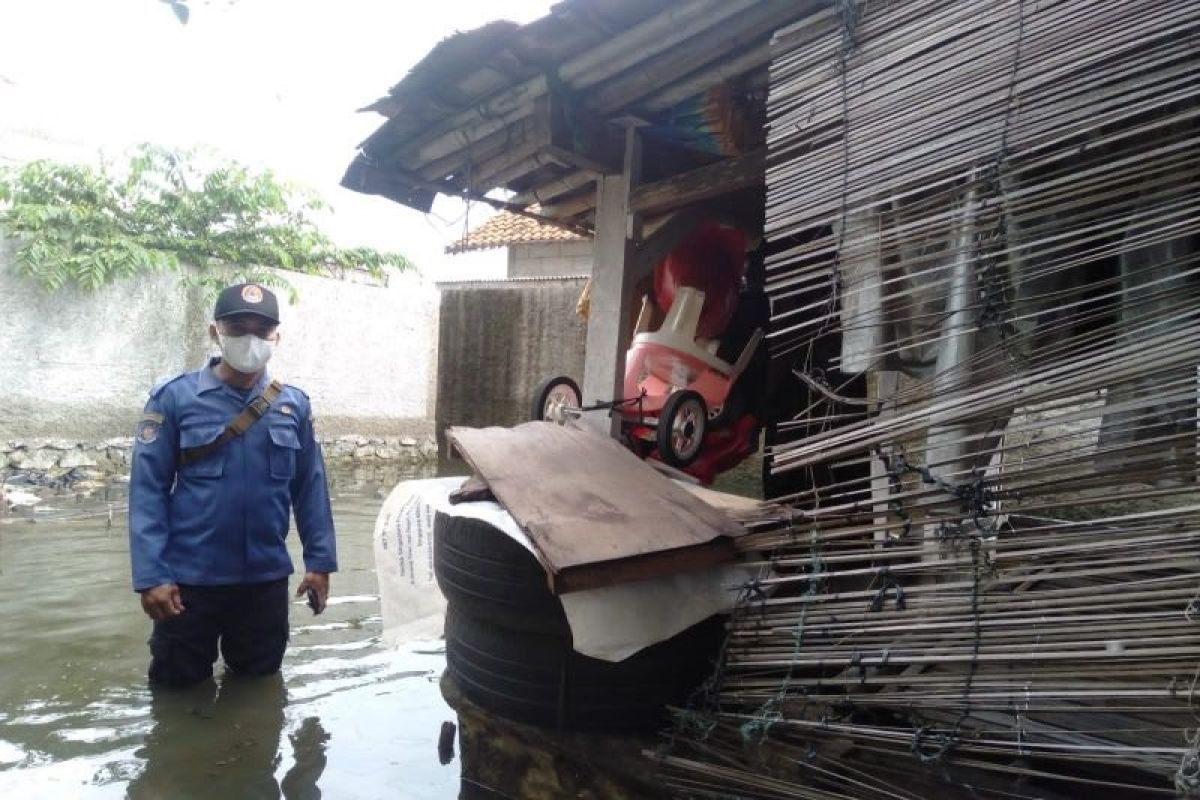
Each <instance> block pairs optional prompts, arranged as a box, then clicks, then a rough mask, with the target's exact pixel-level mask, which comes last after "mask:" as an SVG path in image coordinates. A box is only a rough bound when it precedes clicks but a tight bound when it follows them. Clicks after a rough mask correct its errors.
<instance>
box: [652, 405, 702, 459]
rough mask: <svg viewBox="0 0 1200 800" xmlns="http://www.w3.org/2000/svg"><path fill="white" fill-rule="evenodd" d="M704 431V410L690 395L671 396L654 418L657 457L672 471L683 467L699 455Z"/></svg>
mask: <svg viewBox="0 0 1200 800" xmlns="http://www.w3.org/2000/svg"><path fill="white" fill-rule="evenodd" d="M707 429H708V408H707V407H706V406H705V404H704V398H703V397H701V396H700V395H699V394H697V393H696V392H693V391H690V390H688V391H682V392H675V393H674V394H672V395H671V396H670V397H668V398H667V402H666V405H664V406H663V410H662V413H661V414H659V416H658V431H657V438H658V455H659V457H660V458H662V460H663V461H664V462H666V463H667V464H670V465H671V466H672V467H686V466H687V465H688V464H691V463H692V462H693V461H695V460H696V456H698V455H700V447H701V445H702V444H703V443H704V434H705V432H706V431H707Z"/></svg>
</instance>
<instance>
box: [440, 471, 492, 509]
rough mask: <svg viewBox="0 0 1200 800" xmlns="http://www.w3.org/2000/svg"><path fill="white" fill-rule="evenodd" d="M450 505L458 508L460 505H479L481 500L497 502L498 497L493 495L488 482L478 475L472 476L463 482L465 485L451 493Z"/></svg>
mask: <svg viewBox="0 0 1200 800" xmlns="http://www.w3.org/2000/svg"><path fill="white" fill-rule="evenodd" d="M449 499H450V505H452V506H456V505H458V504H459V503H477V502H479V501H481V500H495V499H496V496H495V495H494V494H492V487H490V486H488V485H487V481H485V480H484V479H483V478H481V477H479V476H478V475H472V476H471V477H469V478H467V479H466V480H465V481H463V485H462V486H460V487H458V488H457V489H455V490H454V491H453V492H451V493H450V498H449Z"/></svg>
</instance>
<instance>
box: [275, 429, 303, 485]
mask: <svg viewBox="0 0 1200 800" xmlns="http://www.w3.org/2000/svg"><path fill="white" fill-rule="evenodd" d="M268 430H269V431H270V432H271V477H272V478H278V479H280V480H291V479H292V478H293V477H294V476H295V475H296V452H297V451H298V450H299V449H300V437H299V436H297V435H296V428H295V426H293V425H286V424H283V425H272V426H270V427H269V428H268Z"/></svg>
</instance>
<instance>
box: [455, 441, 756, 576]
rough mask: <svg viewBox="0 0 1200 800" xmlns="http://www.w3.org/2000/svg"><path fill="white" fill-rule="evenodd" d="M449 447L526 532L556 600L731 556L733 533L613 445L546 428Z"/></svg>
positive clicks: (704, 506)
mask: <svg viewBox="0 0 1200 800" xmlns="http://www.w3.org/2000/svg"><path fill="white" fill-rule="evenodd" d="M449 436H450V440H451V442H453V444H454V446H455V447H456V448H457V449H458V451H459V452H460V453H461V454H462V456H463V458H464V459H466V460H467V462H468V463H470V465H471V466H472V468H473V469H474V471H475V473H476V474H477V475H479V476H480V477H481V478H483V480H485V481H486V482H487V485H488V486H489V487H491V490H492V493H493V494H494V495H495V496H496V498H497V500H499V501H500V503H501V504H503V505H504V507H505V508H507V509H508V512H509V513H510V514H512V516H513V518H514V519H515V520H516V521H517V524H519V525H520V526H521V527H522V528H524V529H525V531H526V532H527V533H528V534H529V537H530V539H531V540H532V541H533V543H534V546H535V547H536V548H537V549H538V551H539V554H540V556H541V559H542V563H543V564H544V565H545V567H546V570H547V573H548V574H549V577H550V585H551V588H552V589H554V590H555V591H558V592H565V591H573V590H576V589H582V588H593V587H595V586H602V585H611V584H614V583H621V582H624V581H628V580H638V579H644V578H648V577H653V576H656V575H666V574H676V573H679V572H686V571H690V570H695V569H703V568H705V567H708V566H712V565H714V564H718V563H721V562H724V561H730V560H732V559H733V558H734V550H733V539H734V538H736V537H738V536H740V535H741V534H742V533H744V529H743V528H742V526H741V525H739V524H738V523H737V522H735V521H734V520H733V519H732V518H731V517H729V516H728V515H727V514H725V513H724V512H722V511H720V510H718V509H716V508H713V507H712V506H711V505H709V504H708V503H706V502H704V501H703V500H701V499H699V498H697V497H696V496H695V495H693V494H692V493H691V492H689V491H687V490H686V489H684V488H682V487H680V486H678V485H676V484H675V483H673V482H672V481H670V480H668V479H667V478H665V477H663V476H662V475H660V474H659V473H658V472H657V471H656V470H654V469H653V468H652V467H650V466H649V465H648V464H646V463H644V462H643V461H642V460H641V459H639V458H637V457H636V456H634V455H633V454H632V453H630V452H629V451H628V450H626V449H625V448H623V447H621V445H619V444H618V443H617V442H615V441H613V440H612V439H609V438H608V437H605V436H602V435H600V434H598V433H595V432H592V431H590V430H582V429H578V428H566V427H561V426H558V425H553V424H550V423H546V422H528V423H525V424H524V425H520V426H518V427H516V428H483V429H476V428H452V429H451V430H450V434H449Z"/></svg>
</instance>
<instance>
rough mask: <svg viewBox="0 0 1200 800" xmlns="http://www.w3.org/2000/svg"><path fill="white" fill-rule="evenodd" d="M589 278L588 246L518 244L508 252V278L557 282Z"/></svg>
mask: <svg viewBox="0 0 1200 800" xmlns="http://www.w3.org/2000/svg"><path fill="white" fill-rule="evenodd" d="M591 274H592V242H591V240H590V239H582V240H579V241H571V242H544V243H542V244H518V245H513V246H512V247H510V248H508V277H510V278H557V277H562V276H563V275H591Z"/></svg>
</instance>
